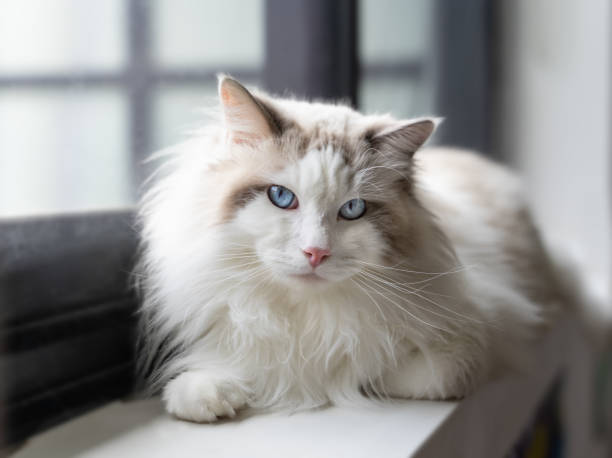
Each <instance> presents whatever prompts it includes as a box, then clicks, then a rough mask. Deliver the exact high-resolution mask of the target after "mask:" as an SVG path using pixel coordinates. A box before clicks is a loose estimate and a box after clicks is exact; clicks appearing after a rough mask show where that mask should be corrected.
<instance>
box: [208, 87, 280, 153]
mask: <svg viewBox="0 0 612 458" xmlns="http://www.w3.org/2000/svg"><path fill="white" fill-rule="evenodd" d="M219 98H220V99H221V106H222V108H223V115H224V120H225V126H226V128H227V131H228V134H229V137H230V139H231V141H233V142H235V143H256V142H259V141H261V140H265V139H267V138H270V137H272V136H274V135H277V134H278V133H279V128H278V126H277V124H276V123H275V121H274V118H273V117H272V115H271V113H270V112H269V111H268V110H267V109H266V107H264V106H263V104H262V103H261V102H260V101H259V100H257V99H256V98H255V97H254V96H253V95H252V94H251V93H250V92H249V91H248V90H247V89H246V88H245V87H244V86H243V85H242V84H240V83H239V82H238V81H236V80H235V79H233V78H230V77H228V76H220V77H219Z"/></svg>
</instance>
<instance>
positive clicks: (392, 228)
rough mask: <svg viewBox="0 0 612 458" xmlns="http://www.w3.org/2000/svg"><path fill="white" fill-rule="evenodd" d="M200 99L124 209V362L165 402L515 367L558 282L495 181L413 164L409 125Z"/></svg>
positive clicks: (521, 213) (234, 403)
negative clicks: (132, 246)
mask: <svg viewBox="0 0 612 458" xmlns="http://www.w3.org/2000/svg"><path fill="white" fill-rule="evenodd" d="M220 95H221V100H222V108H223V113H224V118H223V122H219V123H213V124H212V125H211V126H210V127H209V128H208V130H206V131H204V133H203V134H202V135H201V136H199V137H198V138H196V139H194V140H192V141H190V142H189V143H187V144H185V145H183V146H182V147H180V148H179V154H178V155H177V156H176V158H175V163H174V164H173V165H171V166H170V167H172V171H171V172H170V173H168V174H167V176H166V177H164V178H162V179H161V180H160V182H159V183H158V184H157V185H156V186H155V187H154V188H153V190H152V191H151V192H150V193H149V194H148V196H147V197H146V198H145V200H144V203H143V208H142V217H143V238H144V246H143V248H144V251H143V259H142V269H141V273H142V275H143V276H144V278H143V281H142V285H143V289H144V304H143V316H144V322H145V328H146V336H145V344H146V345H147V346H148V347H149V352H150V353H149V357H148V359H147V358H146V357H145V358H144V360H143V361H144V366H149V367H150V366H156V368H155V369H154V370H155V372H154V374H153V379H154V383H157V384H158V387H163V397H164V400H165V402H166V405H167V409H168V410H169V411H170V412H171V413H173V414H175V415H177V416H179V417H181V418H185V419H189V420H195V421H212V420H214V419H215V418H217V417H219V416H225V415H229V416H231V415H233V414H234V412H235V410H237V409H239V408H241V407H243V406H245V405H248V406H251V407H261V408H289V409H303V408H309V407H315V406H320V405H325V404H327V403H335V404H342V403H355V402H359V401H360V400H362V399H363V396H364V394H365V395H368V394H369V395H374V396H377V397H378V396H381V397H386V396H390V397H410V398H427V399H441V398H453V397H462V396H464V395H466V394H467V393H469V392H470V391H471V390H473V389H474V387H476V386H477V385H478V384H479V383H481V382H482V381H484V380H485V379H486V378H488V377H490V376H491V375H492V374H494V373H495V372H496V371H498V370H500V369H502V368H504V367H507V366H509V365H513V364H520V363H521V359H522V358H523V356H524V354H525V353H527V351H526V349H527V348H528V346H529V344H530V343H531V342H532V340H533V338H534V337H535V336H536V335H537V332H538V329H540V328H541V327H542V326H543V325H545V324H546V323H547V321H548V320H549V317H550V315H551V314H552V312H553V311H554V310H555V308H556V306H557V304H558V302H559V293H558V291H559V288H558V285H557V281H556V279H555V277H554V275H553V273H552V269H551V267H550V265H549V261H548V259H547V256H546V254H545V252H544V250H543V248H542V246H541V243H540V240H539V237H538V234H537V232H536V231H535V229H534V227H533V224H532V222H531V220H530V218H529V215H528V212H527V209H526V207H525V203H524V201H523V199H522V197H521V193H520V185H519V183H518V182H517V180H516V178H515V177H514V176H513V175H512V174H510V173H509V172H508V171H506V170H504V169H502V168H501V167H499V166H497V165H494V164H493V163H491V162H489V161H487V160H485V159H482V158H480V157H478V156H476V155H474V154H472V153H468V152H462V151H452V150H444V149H429V150H428V149H425V150H422V151H418V152H416V154H414V157H413V153H415V151H416V150H417V149H418V148H419V147H420V146H421V144H422V143H423V142H424V141H425V140H426V139H427V137H428V136H429V134H430V133H431V131H432V130H433V127H434V122H432V121H430V120H427V119H424V120H416V121H411V122H408V123H400V122H398V121H395V120H393V119H392V118H390V117H385V116H371V117H365V116H363V115H361V114H359V113H357V112H354V111H352V110H350V109H349V108H346V107H342V106H333V105H323V104H309V103H306V102H297V101H293V100H279V99H272V98H269V97H268V96H265V95H263V94H261V95H257V96H256V98H253V97H252V96H251V95H250V94H249V93H248V92H246V90H244V88H242V87H241V86H239V85H238V84H237V83H236V82H235V81H233V80H231V79H227V78H225V79H222V80H221V82H220ZM274 186H276V188H274V189H272V187H274ZM279 189H281V190H284V191H282V192H281V193H280V194H278V193H279V192H280V191H279ZM285 191H287V192H289V194H287V192H285ZM275 193H276V194H275ZM283 193H284V194H283ZM278 196H281V198H287V196H289V197H291V196H294V198H295V200H292V201H291V203H289V204H288V205H287V206H286V207H282V206H281V205H284V204H283V201H281V200H277V201H274V200H273V199H277V197H278ZM273 202H276V203H273ZM350 202H352V204H351V206H350V208H348V207H346V205H347V204H349V203H350ZM360 202H364V203H365V207H364V209H365V213H363V214H358V213H355V212H356V210H355V208H356V206H358V204H359V205H361V203H360ZM347 212H348V213H347ZM350 212H353V213H350ZM355 215H356V216H355ZM156 352H157V353H156ZM160 352H161V354H160Z"/></svg>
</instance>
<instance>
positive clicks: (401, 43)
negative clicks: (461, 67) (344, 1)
mask: <svg viewBox="0 0 612 458" xmlns="http://www.w3.org/2000/svg"><path fill="white" fill-rule="evenodd" d="M434 3H435V2H432V1H431V0H361V1H360V5H359V7H360V11H359V29H358V30H359V31H360V37H359V48H360V55H361V59H362V60H364V61H365V62H378V61H405V60H412V59H421V58H422V57H423V55H424V53H425V52H426V49H427V47H428V45H429V40H428V38H429V37H431V35H432V34H431V32H430V27H431V16H432V13H433V11H432V10H433V6H434Z"/></svg>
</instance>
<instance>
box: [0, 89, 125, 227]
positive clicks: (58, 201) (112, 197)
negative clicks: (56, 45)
mask: <svg viewBox="0 0 612 458" xmlns="http://www.w3.org/2000/svg"><path fill="white" fill-rule="evenodd" d="M126 108H127V107H126V106H125V101H124V97H123V96H122V94H121V93H120V92H118V91H114V90H110V89H106V90H105V89H88V90H87V91H75V90H70V91H62V90H47V89H40V90H31V89H21V90H15V89H12V90H2V91H0V216H17V215H26V214H38V213H54V212H66V211H75V210H84V209H92V208H113V207H122V206H125V205H127V204H128V203H130V202H131V199H132V197H131V193H132V191H131V183H130V159H129V158H130V155H129V153H128V146H129V145H128V139H127V129H128V119H127V116H126Z"/></svg>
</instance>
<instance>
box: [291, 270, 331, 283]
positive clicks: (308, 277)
mask: <svg viewBox="0 0 612 458" xmlns="http://www.w3.org/2000/svg"><path fill="white" fill-rule="evenodd" d="M290 276H291V277H292V278H295V279H297V280H301V281H305V282H309V283H312V282H324V281H326V280H325V279H324V278H323V277H320V276H318V275H317V274H316V273H314V272H309V273H306V274H291V275H290Z"/></svg>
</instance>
